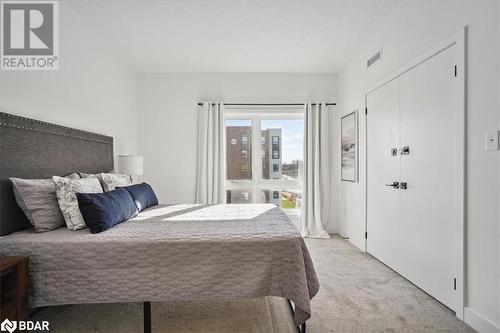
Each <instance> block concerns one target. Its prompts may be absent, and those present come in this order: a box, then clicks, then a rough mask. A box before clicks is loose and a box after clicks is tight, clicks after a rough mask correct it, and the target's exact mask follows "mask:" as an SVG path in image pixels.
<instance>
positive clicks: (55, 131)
mask: <svg viewBox="0 0 500 333" xmlns="http://www.w3.org/2000/svg"><path fill="white" fill-rule="evenodd" d="M26 122H29V123H31V124H32V125H33V126H31V127H26V126H23V125H20V123H22V124H25V123H26ZM0 126H3V127H13V128H18V129H22V130H27V131H34V132H41V133H46V134H52V135H62V136H66V137H70V138H75V139H82V140H88V141H94V142H99V143H106V144H111V145H112V144H113V138H111V137H109V136H106V135H101V134H97V133H92V132H87V131H83V130H79V129H74V128H69V127H65V126H61V125H56V124H51V123H47V122H44V121H40V120H35V119H30V118H25V117H20V116H16V115H13V114H9V113H5V112H0ZM42 126H43V127H49V128H51V129H52V130H47V129H44V128H42ZM75 133H77V134H75Z"/></svg>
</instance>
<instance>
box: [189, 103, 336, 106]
mask: <svg viewBox="0 0 500 333" xmlns="http://www.w3.org/2000/svg"><path fill="white" fill-rule="evenodd" d="M212 104H215V103H212ZM325 104H326V105H327V106H330V105H337V103H325ZM202 105H203V103H198V106H202ZM224 105H227V106H303V105H304V103H224Z"/></svg>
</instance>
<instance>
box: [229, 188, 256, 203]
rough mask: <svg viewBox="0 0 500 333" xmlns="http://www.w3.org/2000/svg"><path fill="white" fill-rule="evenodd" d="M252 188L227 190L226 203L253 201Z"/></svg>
mask: <svg viewBox="0 0 500 333" xmlns="http://www.w3.org/2000/svg"><path fill="white" fill-rule="evenodd" d="M251 202H252V190H227V191H226V203H228V204H229V203H251Z"/></svg>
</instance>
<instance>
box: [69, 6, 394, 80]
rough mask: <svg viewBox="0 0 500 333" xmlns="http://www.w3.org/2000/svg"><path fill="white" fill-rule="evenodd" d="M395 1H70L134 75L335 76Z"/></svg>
mask: <svg viewBox="0 0 500 333" xmlns="http://www.w3.org/2000/svg"><path fill="white" fill-rule="evenodd" d="M397 2H398V1H397V0H359V1H356V0H351V1H347V0H343V1H341V0H336V1H327V0H324V1H238V0H234V1H215V0H206V1H159V0H157V1H93V0H87V1H81V0H80V1H76V0H74V1H72V2H71V5H72V6H73V7H74V8H75V9H76V10H78V11H79V12H80V13H81V14H82V15H83V16H85V17H87V18H88V19H89V20H90V22H91V23H92V24H94V25H96V26H97V27H98V28H99V30H101V31H102V32H103V34H104V35H105V36H107V38H108V39H109V40H110V43H111V45H112V47H114V49H115V50H116V52H117V53H118V54H119V55H120V56H122V57H123V58H124V59H125V60H126V61H128V62H129V63H130V64H131V66H132V67H133V68H134V69H135V70H136V71H137V72H273V73H278V72H279V73H335V72H336V71H337V70H338V69H339V68H340V67H341V66H342V65H343V64H344V63H346V62H347V61H348V60H349V55H350V54H352V52H353V51H354V49H355V48H356V46H357V45H359V43H361V42H362V41H363V40H364V39H365V38H366V37H365V36H366V35H367V34H368V33H369V32H370V31H372V30H373V29H375V28H376V27H377V26H378V24H379V23H380V22H381V21H382V20H383V18H384V17H385V16H386V15H387V13H388V12H389V11H390V10H391V9H392V8H393V7H395V6H396V5H397Z"/></svg>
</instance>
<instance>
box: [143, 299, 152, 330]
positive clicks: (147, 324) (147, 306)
mask: <svg viewBox="0 0 500 333" xmlns="http://www.w3.org/2000/svg"><path fill="white" fill-rule="evenodd" d="M143 308H144V333H151V302H143Z"/></svg>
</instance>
